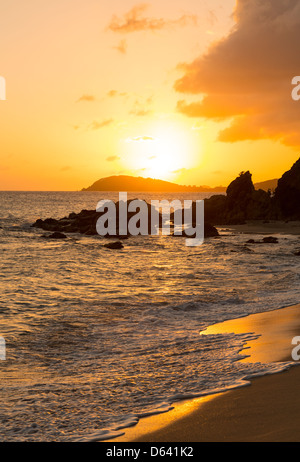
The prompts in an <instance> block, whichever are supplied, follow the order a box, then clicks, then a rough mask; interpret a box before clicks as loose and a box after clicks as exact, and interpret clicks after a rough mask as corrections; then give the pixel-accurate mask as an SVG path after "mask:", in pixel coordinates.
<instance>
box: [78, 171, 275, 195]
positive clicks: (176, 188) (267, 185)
mask: <svg viewBox="0 0 300 462" xmlns="http://www.w3.org/2000/svg"><path fill="white" fill-rule="evenodd" d="M277 184H278V180H268V181H263V182H261V183H255V184H254V187H255V189H263V190H264V191H268V190H269V189H271V190H272V191H274V190H275V189H276V187H277ZM226 189H227V188H226V187H225V186H216V187H215V188H211V187H210V186H205V185H203V186H183V185H179V184H176V183H171V182H169V181H164V180H155V179H154V178H143V177H135V176H129V175H114V176H109V177H106V178H101V179H100V180H98V181H95V183H93V184H92V185H91V186H89V187H88V188H83V189H82V191H126V192H130V191H131V192H134V191H139V192H140V191H145V192H150V191H151V192H216V193H224V192H226Z"/></svg>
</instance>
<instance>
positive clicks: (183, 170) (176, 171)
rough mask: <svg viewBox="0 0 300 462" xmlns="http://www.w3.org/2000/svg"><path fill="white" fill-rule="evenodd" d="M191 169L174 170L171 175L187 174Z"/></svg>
mask: <svg viewBox="0 0 300 462" xmlns="http://www.w3.org/2000/svg"><path fill="white" fill-rule="evenodd" d="M189 170H190V169H188V168H178V169H177V170H173V171H172V172H171V173H175V174H181V173H186V172H188V171H189Z"/></svg>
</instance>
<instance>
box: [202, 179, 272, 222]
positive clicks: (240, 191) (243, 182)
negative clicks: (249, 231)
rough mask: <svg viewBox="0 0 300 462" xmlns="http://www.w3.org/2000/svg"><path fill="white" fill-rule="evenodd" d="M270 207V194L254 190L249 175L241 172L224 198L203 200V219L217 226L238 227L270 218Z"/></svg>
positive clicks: (221, 196)
mask: <svg viewBox="0 0 300 462" xmlns="http://www.w3.org/2000/svg"><path fill="white" fill-rule="evenodd" d="M272 207H273V206H272V200H271V196H270V194H269V193H267V192H266V191H263V190H262V189H259V190H256V189H255V187H254V185H253V182H252V175H251V173H250V172H242V173H240V175H239V176H238V177H237V178H236V179H235V180H234V181H232V182H231V183H230V185H229V186H228V188H227V191H226V196H223V195H216V196H212V197H211V198H209V199H205V219H206V220H207V221H209V222H211V223H213V224H217V225H224V224H225V225H239V224H244V223H245V222H246V220H266V219H269V218H271V217H272Z"/></svg>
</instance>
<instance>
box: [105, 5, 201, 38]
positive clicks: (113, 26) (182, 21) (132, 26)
mask: <svg viewBox="0 0 300 462" xmlns="http://www.w3.org/2000/svg"><path fill="white" fill-rule="evenodd" d="M148 7H149V5H148V4H146V3H141V4H139V5H136V6H134V7H133V8H132V9H131V10H130V11H128V13H126V14H125V15H124V17H123V18H119V17H118V16H113V18H112V20H111V22H110V24H109V26H108V28H109V29H110V30H111V31H112V32H118V33H121V34H129V33H132V32H139V31H156V30H162V29H164V28H168V27H175V26H180V27H184V26H187V25H189V24H194V25H196V24H197V16H195V15H187V14H185V15H182V16H181V17H180V18H178V19H175V20H167V19H163V18H147V17H145V16H144V12H145V10H146V9H148Z"/></svg>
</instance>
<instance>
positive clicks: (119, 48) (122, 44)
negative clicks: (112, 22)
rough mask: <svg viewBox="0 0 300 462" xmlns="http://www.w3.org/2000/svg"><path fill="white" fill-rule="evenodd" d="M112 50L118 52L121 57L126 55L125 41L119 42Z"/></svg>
mask: <svg viewBox="0 0 300 462" xmlns="http://www.w3.org/2000/svg"><path fill="white" fill-rule="evenodd" d="M113 49H114V50H117V51H119V53H121V54H122V55H126V53H127V41H126V40H125V39H124V40H121V41H120V42H119V45H117V46H115V47H113Z"/></svg>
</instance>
